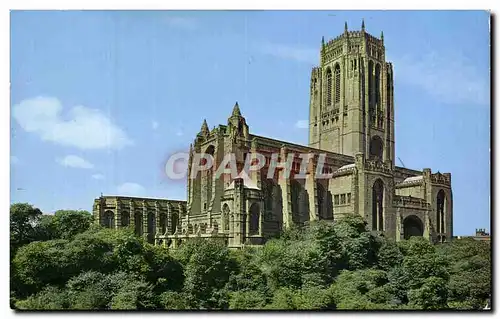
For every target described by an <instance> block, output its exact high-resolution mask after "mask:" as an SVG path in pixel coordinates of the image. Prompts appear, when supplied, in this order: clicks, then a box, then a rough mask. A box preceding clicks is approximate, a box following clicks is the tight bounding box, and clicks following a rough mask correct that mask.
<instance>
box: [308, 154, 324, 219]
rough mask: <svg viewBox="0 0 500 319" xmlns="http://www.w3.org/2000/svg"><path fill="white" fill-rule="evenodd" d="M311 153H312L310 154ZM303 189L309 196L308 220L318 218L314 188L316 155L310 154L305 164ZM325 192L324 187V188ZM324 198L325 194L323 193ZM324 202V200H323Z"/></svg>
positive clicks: (315, 190)
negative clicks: (305, 171)
mask: <svg viewBox="0 0 500 319" xmlns="http://www.w3.org/2000/svg"><path fill="white" fill-rule="evenodd" d="M311 155H312V154H311ZM305 184H306V185H305V189H306V191H307V194H308V197H309V221H314V220H319V209H320V207H318V205H319V203H318V196H317V195H318V190H317V189H316V157H315V156H311V157H310V158H309V161H308V165H307V176H306V183H305ZM325 192H326V188H325ZM323 197H324V199H325V200H326V194H323ZM323 204H324V201H323Z"/></svg>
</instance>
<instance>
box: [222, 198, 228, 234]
mask: <svg viewBox="0 0 500 319" xmlns="http://www.w3.org/2000/svg"><path fill="white" fill-rule="evenodd" d="M229 214H230V210H229V206H228V205H227V204H224V206H222V223H223V225H224V230H226V231H229Z"/></svg>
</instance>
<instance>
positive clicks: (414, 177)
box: [403, 175, 424, 183]
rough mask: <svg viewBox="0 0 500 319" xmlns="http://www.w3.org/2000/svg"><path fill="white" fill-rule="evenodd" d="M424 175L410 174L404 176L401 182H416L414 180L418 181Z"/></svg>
mask: <svg viewBox="0 0 500 319" xmlns="http://www.w3.org/2000/svg"><path fill="white" fill-rule="evenodd" d="M423 178H424V177H423V176H422V175H420V176H412V177H408V178H406V179H405V180H404V181H403V183H410V182H416V181H419V180H421V179H423Z"/></svg>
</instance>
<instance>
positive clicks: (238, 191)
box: [233, 178, 246, 246]
mask: <svg viewBox="0 0 500 319" xmlns="http://www.w3.org/2000/svg"><path fill="white" fill-rule="evenodd" d="M233 196H234V197H233V198H234V204H233V206H234V213H233V216H234V222H233V246H237V245H241V244H243V240H244V238H243V228H244V227H245V225H243V214H245V211H246V209H245V194H244V184H243V179H241V178H237V179H235V180H234V195H233Z"/></svg>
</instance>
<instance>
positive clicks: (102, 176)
mask: <svg viewBox="0 0 500 319" xmlns="http://www.w3.org/2000/svg"><path fill="white" fill-rule="evenodd" d="M92 178H93V179H97V180H100V179H104V175H102V174H94V175H92Z"/></svg>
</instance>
